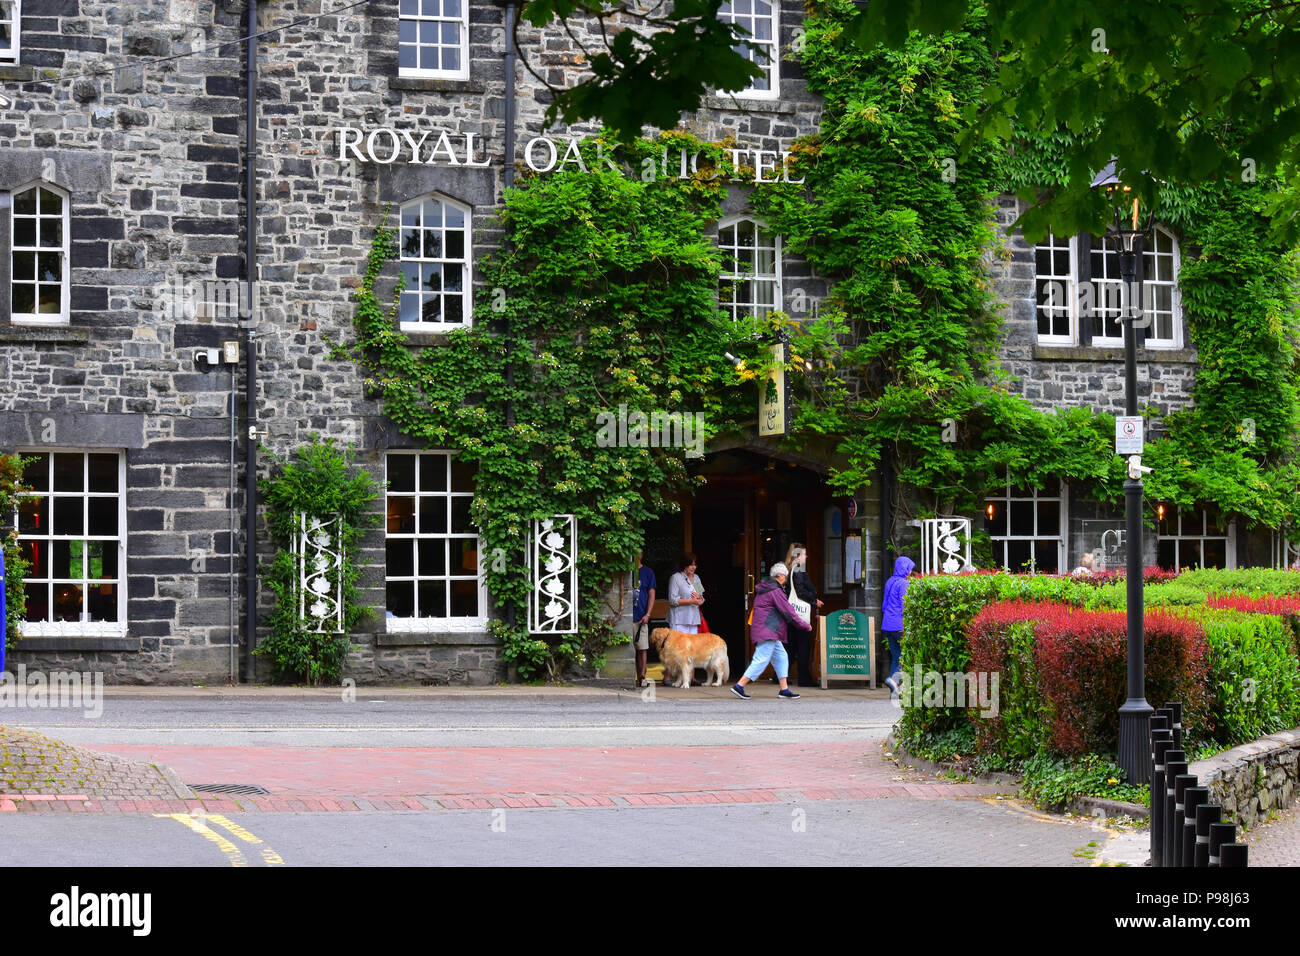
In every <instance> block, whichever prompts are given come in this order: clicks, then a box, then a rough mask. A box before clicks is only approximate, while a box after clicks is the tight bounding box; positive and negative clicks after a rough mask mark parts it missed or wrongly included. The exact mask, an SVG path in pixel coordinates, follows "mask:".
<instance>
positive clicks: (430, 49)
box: [397, 0, 469, 80]
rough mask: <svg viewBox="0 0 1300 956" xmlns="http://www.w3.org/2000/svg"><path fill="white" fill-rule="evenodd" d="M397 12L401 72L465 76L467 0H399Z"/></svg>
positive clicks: (467, 44)
mask: <svg viewBox="0 0 1300 956" xmlns="http://www.w3.org/2000/svg"><path fill="white" fill-rule="evenodd" d="M398 16H399V18H400V19H399V20H398V38H397V43H398V48H397V49H398V53H397V68H398V72H399V73H400V74H401V75H402V76H428V77H438V78H443V79H451V80H467V79H469V2H468V0H401V6H400V7H399V8H398Z"/></svg>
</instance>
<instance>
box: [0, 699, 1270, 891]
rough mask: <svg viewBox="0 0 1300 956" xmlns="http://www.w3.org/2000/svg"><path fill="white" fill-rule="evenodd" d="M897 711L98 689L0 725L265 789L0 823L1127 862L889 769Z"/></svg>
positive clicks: (113, 859)
mask: <svg viewBox="0 0 1300 956" xmlns="http://www.w3.org/2000/svg"><path fill="white" fill-rule="evenodd" d="M766 689H767V688H763V687H760V689H759V691H760V693H762V691H763V690H766ZM897 714H898V711H897V709H896V708H894V707H893V706H892V705H891V704H890V702H889V701H888V699H887V698H886V697H885V695H884V694H882V693H879V692H876V693H872V692H864V691H857V692H838V693H827V694H822V693H819V692H817V691H812V692H810V693H808V694H806V695H805V698H804V699H803V700H801V701H797V702H785V701H778V700H775V699H768V698H766V697H759V698H757V699H755V700H753V701H749V702H745V701H738V700H735V699H734V698H731V697H730V695H728V694H726V689H725V688H721V689H719V688H695V689H692V690H690V691H663V690H662V689H659V690H657V691H656V693H655V695H654V696H653V698H648V697H647V696H643V695H642V694H640V693H637V692H611V691H595V690H582V689H565V690H560V691H556V690H552V689H544V690H538V691H531V690H527V689H522V688H506V689H497V688H492V689H486V690H481V691H477V692H476V691H473V690H470V691H466V690H464V689H457V690H455V691H448V690H445V689H438V690H423V691H421V690H416V691H400V690H389V689H384V690H369V691H367V690H365V689H359V690H357V691H356V692H355V694H345V693H343V692H335V691H327V692H321V691H315V692H311V691H307V692H293V693H283V692H279V693H277V692H267V691H257V690H254V689H246V688H238V689H228V690H224V691H223V690H220V689H214V690H170V689H169V690H166V691H161V692H159V691H153V692H149V691H142V690H140V689H131V690H127V691H112V690H110V692H109V694H108V696H107V699H106V700H105V701H104V707H103V712H102V716H101V717H100V718H98V719H95V720H87V719H84V718H83V717H82V716H81V714H80V712H78V711H75V710H44V711H37V710H26V711H24V710H21V709H8V710H5V711H4V712H3V713H0V720H3V721H4V722H5V723H7V724H16V725H20V726H24V727H27V728H31V729H35V730H39V731H41V732H43V733H46V734H49V735H51V736H53V737H57V738H60V739H63V740H67V741H69V742H71V743H74V744H80V745H82V746H86V747H90V748H93V749H96V750H101V751H104V752H108V753H111V754H114V755H116V756H118V757H127V758H130V759H132V760H137V761H148V762H159V763H165V764H167V765H169V766H171V767H172V768H174V769H175V770H176V771H177V773H178V774H179V775H180V779H181V780H183V781H185V782H186V783H189V784H199V783H227V784H229V783H240V784H255V785H259V786H261V787H263V788H265V789H266V790H267V791H268V793H267V794H265V795H262V796H212V797H207V798H205V799H203V800H202V801H183V800H180V799H173V800H153V801H111V800H104V801H96V800H87V801H47V802H44V803H40V802H38V801H22V800H19V801H14V807H15V811H16V812H13V813H4V814H2V815H0V824H2V825H3V831H4V839H5V842H6V848H7V851H12V852H13V853H14V854H15V858H19V859H27V860H39V861H41V862H43V863H50V864H56V863H67V864H74V865H82V864H86V865H93V864H96V863H120V864H127V865H138V864H143V863H161V864H167V865H183V866H206V865H235V866H279V865H308V866H310V865H338V864H389V865H392V864H398V865H406V864H410V865H427V864H470V865H481V864H511V863H540V864H562V863H565V864H567V863H590V864H620V863H638V862H640V863H659V864H667V865H690V864H696V863H710V864H717V863H754V864H758V863H766V862H771V854H777V855H779V857H780V859H781V861H782V862H786V863H790V864H796V865H813V864H826V863H840V864H873V865H922V866H924V865H945V866H952V865H994V864H996V865H1017V866H1018V865H1025V866H1029V865H1047V866H1086V865H1094V864H1095V863H1096V862H1098V861H1099V860H1106V859H1111V860H1122V861H1124V862H1128V863H1135V862H1138V863H1140V860H1137V859H1135V858H1133V857H1134V854H1133V853H1127V855H1125V853H1124V852H1121V851H1122V849H1123V846H1124V839H1123V836H1122V834H1117V833H1114V832H1112V831H1107V830H1104V829H1103V828H1101V826H1100V825H1099V824H1097V823H1096V822H1094V821H1088V820H1065V819H1062V818H1059V817H1054V816H1050V815H1048V814H1042V813H1038V812H1036V811H1034V810H1032V809H1030V808H1027V807H1025V806H1023V805H1022V804H1020V803H1019V802H1017V801H1014V800H1011V799H1006V798H1005V797H999V796H997V795H996V794H997V792H998V791H999V789H1003V790H1005V789H1006V788H997V787H977V786H971V785H964V784H960V783H957V782H954V781H949V780H942V779H939V778H934V777H929V776H926V775H924V774H919V773H916V772H912V771H907V770H905V769H904V768H901V767H900V766H898V765H897V764H896V763H895V762H893V761H892V760H891V759H890V758H889V757H888V756H887V754H886V753H885V751H884V749H883V747H882V743H883V740H884V738H885V736H886V734H887V732H888V729H889V727H890V726H892V724H893V722H894V720H896V718H897ZM0 809H5V808H3V807H0ZM1128 842H1130V843H1131V842H1133V841H1132V839H1131V838H1130V839H1129V841H1128ZM1108 848H1110V850H1111V851H1112V852H1110V853H1109V854H1108V853H1107V849H1108ZM1252 852H1254V851H1252ZM1260 862H1263V860H1262V858H1261V860H1260Z"/></svg>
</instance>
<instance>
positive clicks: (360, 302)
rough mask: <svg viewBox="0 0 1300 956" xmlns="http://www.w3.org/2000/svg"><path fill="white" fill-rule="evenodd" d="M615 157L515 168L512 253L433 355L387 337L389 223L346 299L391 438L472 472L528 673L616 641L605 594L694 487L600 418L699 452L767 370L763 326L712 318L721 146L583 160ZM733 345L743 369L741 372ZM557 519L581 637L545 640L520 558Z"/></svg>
mask: <svg viewBox="0 0 1300 956" xmlns="http://www.w3.org/2000/svg"><path fill="white" fill-rule="evenodd" d="M609 148H612V147H611V145H610V144H601V145H600V146H597V145H595V144H585V145H584V146H583V150H584V165H585V166H586V171H583V170H579V169H577V168H573V167H570V168H566V169H565V170H563V171H557V172H555V173H552V174H550V175H547V176H536V177H529V178H526V179H524V180H523V181H522V182H521V183H520V185H519V186H518V187H517V188H514V189H511V190H508V191H507V193H506V198H505V207H504V211H503V213H502V216H501V225H502V227H503V229H504V230H505V235H506V236H507V238H508V243H507V244H506V245H504V246H503V247H502V248H501V249H500V250H499V251H498V252H495V253H493V254H492V255H491V256H488V257H486V258H484V259H482V260H480V261H479V262H478V264H477V268H478V270H479V273H480V276H481V279H482V285H481V288H480V292H479V295H478V298H477V303H476V308H475V311H474V324H473V326H472V327H471V328H463V329H456V330H454V331H451V332H449V333H448V334H447V335H446V336H445V339H443V340H442V341H439V342H437V343H436V344H433V345H429V346H426V347H423V348H415V347H413V346H412V344H411V343H410V341H409V340H408V338H407V336H406V335H404V334H403V333H402V332H401V331H400V328H399V322H398V320H397V315H396V311H397V309H398V300H399V297H400V294H401V288H402V286H401V283H400V282H399V284H398V286H397V289H396V291H395V292H394V294H393V297H392V299H391V300H388V299H387V298H384V297H381V296H380V295H379V294H378V293H377V292H376V288H375V287H376V282H377V281H378V280H379V279H380V277H381V276H383V275H385V268H386V267H387V266H388V263H389V261H390V260H391V259H393V258H395V257H396V238H397V237H396V231H395V229H394V228H393V227H391V226H387V225H385V226H381V228H379V229H378V230H377V232H376V235H375V239H374V242H373V245H372V248H371V251H370V255H369V258H368V261H367V268H366V273H365V275H364V277H363V279H362V282H361V285H360V289H359V290H358V292H357V294H356V303H357V307H356V313H355V326H356V330H357V339H356V341H355V343H353V344H351V345H350V346H349V347H348V348H347V349H345V350H344V352H345V353H346V354H348V355H351V356H352V357H353V358H355V359H356V360H357V361H359V362H360V363H361V364H362V365H363V366H364V367H365V368H366V370H367V379H366V383H367V385H368V387H370V388H371V389H372V390H374V392H376V393H378V394H379V395H380V396H382V399H383V404H384V409H385V412H386V413H387V414H388V415H389V417H390V418H392V419H393V421H394V422H395V423H396V424H397V425H398V426H399V427H400V428H401V429H402V431H403V432H404V433H405V434H407V435H410V436H412V437H413V438H415V439H417V440H419V441H421V442H423V443H424V444H426V445H427V446H428V447H431V448H454V449H456V452H457V455H458V456H459V457H461V458H462V459H464V460H465V461H468V462H470V463H472V464H473V465H474V466H475V468H476V477H475V489H476V491H475V496H474V500H473V505H472V515H473V519H474V522H475V524H476V526H477V528H478V531H479V539H480V547H481V565H482V570H483V573H484V576H485V579H486V583H487V587H488V590H489V592H490V593H491V596H492V599H493V601H494V603H495V604H496V606H497V609H498V612H499V613H498V614H497V615H496V616H495V619H494V620H493V621H492V624H491V629H492V631H493V633H495V634H496V635H497V636H498V637H499V638H500V639H501V641H502V646H503V649H504V654H505V657H506V659H507V660H508V661H510V662H512V663H514V664H516V665H517V666H518V668H519V672H520V674H521V676H523V677H525V678H536V677H545V678H548V679H551V680H557V679H559V678H560V677H562V675H563V674H564V673H565V671H566V669H567V668H569V667H570V666H572V665H583V664H587V665H597V666H598V665H599V664H601V663H602V661H603V657H604V654H605V652H606V651H607V649H608V648H609V647H610V646H612V645H613V644H615V643H621V642H625V641H626V638H625V637H622V636H619V635H616V634H615V633H614V631H613V629H612V625H613V623H614V620H615V619H616V617H617V612H618V611H619V609H618V608H617V607H611V606H609V605H608V604H607V603H606V602H605V596H606V594H607V593H608V592H609V591H610V589H611V587H612V586H613V585H615V583H616V582H618V581H619V580H620V579H621V578H622V577H623V576H624V575H625V574H626V573H627V570H628V566H629V562H630V559H631V556H632V555H633V554H634V553H635V552H636V549H637V547H638V545H639V544H640V535H641V531H642V529H643V528H644V527H645V525H646V524H647V523H648V522H650V521H651V520H653V519H654V518H656V517H658V516H660V515H663V514H667V513H670V512H672V511H674V510H676V509H677V508H678V507H679V505H678V502H677V499H678V496H679V495H681V494H686V493H689V491H690V489H691V488H692V487H693V485H694V480H693V479H692V478H691V477H690V475H689V473H688V470H687V460H686V454H687V451H688V450H689V449H687V448H685V447H643V446H637V445H634V444H633V443H632V442H627V443H626V444H625V445H624V446H621V447H620V446H619V445H618V444H617V443H616V442H611V441H610V440H609V437H610V436H609V433H608V430H605V432H604V433H603V434H602V428H601V426H600V422H601V420H602V419H601V417H600V416H610V415H613V416H618V415H620V414H623V413H624V412H620V410H625V414H626V415H628V416H631V415H633V414H635V413H637V412H640V413H643V414H645V415H647V416H649V415H651V414H653V413H654V412H662V413H666V414H672V413H682V414H685V415H694V414H696V413H698V414H699V415H700V416H701V421H702V425H703V430H702V433H701V434H699V435H698V443H699V447H702V443H703V441H704V440H706V439H708V438H709V437H711V436H713V435H715V434H717V433H718V432H720V431H725V430H726V429H728V428H734V427H737V425H738V424H739V423H740V422H742V421H744V420H745V418H746V416H748V417H749V418H750V419H751V420H752V418H753V415H754V412H753V409H754V407H755V401H756V394H755V393H754V391H753V387H752V386H749V387H747V388H741V387H738V386H739V385H740V384H741V383H742V382H743V381H744V378H745V377H752V376H754V375H756V374H758V373H759V372H761V370H762V367H763V365H762V362H761V360H760V359H759V357H758V356H759V351H760V347H759V341H758V338H759V336H760V335H761V334H762V333H763V332H764V331H765V330H766V329H767V325H766V323H758V322H743V321H742V322H736V323H733V322H731V321H730V320H729V319H724V318H723V316H722V313H721V312H720V310H719V308H718V272H719V259H718V253H717V250H716V248H715V247H714V245H713V243H712V242H711V241H709V240H708V239H706V238H705V225H706V224H707V222H708V221H710V220H714V219H717V218H718V217H719V215H720V206H719V203H720V199H721V196H722V194H723V188H724V187H723V185H722V181H723V179H724V178H725V176H726V175H728V174H729V173H730V167H728V166H726V156H727V154H726V153H725V151H724V150H723V149H722V148H721V147H719V146H716V145H710V144H706V143H702V142H700V141H698V140H697V139H695V138H694V137H691V136H688V135H685V134H681V133H669V134H664V135H663V136H661V137H660V138H658V139H657V140H654V141H646V140H643V141H640V142H637V143H635V144H632V145H631V146H623V147H620V149H619V153H618V164H614V163H610V162H605V161H604V160H603V159H602V156H605V157H607V156H608V155H609V153H608V152H603V153H597V152H596V150H598V149H600V150H607V149H609ZM683 149H685V150H688V151H689V152H690V153H692V154H693V153H696V152H698V153H699V154H700V157H699V160H698V161H697V163H696V167H697V171H696V174H695V175H693V176H691V177H690V178H686V179H678V178H676V177H674V176H669V175H666V172H667V159H666V157H668V156H670V155H671V156H678V155H680V152H679V151H680V150H683ZM665 151H667V152H665ZM615 165H617V168H613V167H614V166H615ZM389 271H390V272H391V268H390V270H389ZM507 327H508V328H509V334H506V328H507ZM727 351H731V352H733V353H734V354H738V355H743V356H747V357H749V358H750V359H751V360H752V361H751V362H750V363H749V364H748V365H747V366H746V369H747V371H746V372H744V373H738V372H737V371H736V370H735V369H734V368H733V367H732V365H731V363H729V362H728V361H727V360H726V359H725V357H724V354H725V353H726V352H727ZM510 366H512V367H513V383H511V380H510V379H509V377H508V373H507V368H508V367H510ZM511 414H513V421H511ZM694 420H695V419H692V421H694ZM555 514H573V515H575V516H576V519H577V525H578V536H579V553H578V555H577V569H578V583H579V594H578V596H577V597H578V605H579V608H578V611H579V613H578V622H579V626H578V633H576V634H570V635H556V636H552V637H542V636H539V635H536V634H530V633H529V630H528V627H527V623H526V620H527V615H526V609H527V601H528V599H529V588H530V583H529V575H528V571H527V568H526V567H525V563H524V553H525V546H526V541H527V536H528V534H529V531H530V528H531V526H532V523H533V522H534V521H535V520H544V519H545V518H547V517H549V516H551V515H555ZM507 607H513V608H514V609H515V610H516V612H517V614H516V616H515V619H514V623H513V624H512V623H509V621H508V619H507V615H506V613H505V612H504V609H505V608H507Z"/></svg>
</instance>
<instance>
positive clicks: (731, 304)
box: [718, 217, 781, 319]
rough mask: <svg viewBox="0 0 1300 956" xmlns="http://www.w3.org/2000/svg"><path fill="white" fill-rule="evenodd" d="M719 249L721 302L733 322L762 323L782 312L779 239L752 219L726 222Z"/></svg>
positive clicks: (736, 219)
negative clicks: (742, 319) (750, 320)
mask: <svg viewBox="0 0 1300 956" xmlns="http://www.w3.org/2000/svg"><path fill="white" fill-rule="evenodd" d="M718 248H719V249H720V250H721V251H722V272H721V274H720V275H719V277H718V301H719V303H720V304H721V305H722V308H723V310H724V311H726V312H729V313H731V317H732V318H733V319H738V318H740V317H742V316H754V317H756V318H760V319H761V318H766V317H767V314H768V313H769V312H773V311H775V310H778V309H780V308H781V237H780V236H778V235H777V234H776V233H774V232H771V231H770V230H768V229H764V228H763V227H762V226H761V225H759V224H758V223H756V222H755V221H754V220H753V219H748V218H745V217H739V218H735V219H726V220H723V222H722V223H721V225H720V226H719V227H718Z"/></svg>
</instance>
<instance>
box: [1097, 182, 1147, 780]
mask: <svg viewBox="0 0 1300 956" xmlns="http://www.w3.org/2000/svg"><path fill="white" fill-rule="evenodd" d="M1092 186H1093V188H1094V189H1098V188H1104V189H1105V190H1106V195H1107V196H1108V197H1109V199H1110V201H1111V205H1112V206H1113V208H1114V210H1115V219H1114V222H1112V223H1111V224H1110V225H1109V226H1108V227H1107V230H1106V233H1107V236H1108V237H1109V238H1110V239H1112V240H1113V241H1114V243H1115V248H1116V251H1117V252H1118V253H1119V256H1120V275H1121V276H1122V278H1123V282H1124V292H1125V295H1126V302H1125V305H1126V308H1124V309H1123V310H1122V312H1121V316H1120V321H1121V322H1122V323H1123V325H1124V414H1125V415H1126V416H1130V417H1136V416H1137V413H1138V411H1137V326H1138V324H1139V323H1140V322H1141V323H1142V324H1145V323H1144V322H1142V320H1143V309H1142V305H1141V297H1140V295H1139V294H1138V290H1137V289H1136V288H1135V283H1136V277H1137V262H1138V256H1140V255H1141V254H1142V241H1143V239H1144V238H1145V237H1146V235H1147V233H1148V232H1149V231H1150V229H1151V223H1152V214H1151V213H1150V212H1148V213H1147V217H1146V221H1145V222H1144V223H1143V222H1140V221H1139V208H1138V197H1137V195H1136V194H1135V193H1133V191H1132V189H1131V187H1129V186H1125V185H1124V184H1123V182H1121V180H1120V178H1119V176H1118V171H1117V169H1116V163H1115V161H1114V160H1111V162H1110V165H1108V166H1107V167H1106V168H1105V169H1104V170H1102V171H1101V173H1100V174H1098V176H1097V178H1096V179H1095V180H1093V183H1092ZM1094 301H1096V297H1095V296H1094ZM1150 470H1151V469H1150V468H1145V467H1143V465H1142V456H1141V455H1130V456H1129V459H1128V481H1126V482H1124V521H1125V528H1126V531H1125V537H1126V538H1127V539H1128V553H1127V566H1126V571H1125V576H1126V578H1127V582H1126V583H1127V590H1128V593H1127V599H1128V699H1127V700H1125V701H1124V705H1123V706H1122V707H1120V709H1119V765H1120V767H1121V768H1123V770H1124V773H1125V775H1126V776H1127V777H1128V782H1129V783H1131V784H1144V783H1147V782H1148V781H1150V779H1151V753H1150V748H1149V747H1148V746H1147V737H1148V736H1149V734H1150V718H1151V714H1152V713H1153V708H1152V707H1151V705H1150V704H1148V703H1147V700H1146V687H1145V684H1146V648H1145V646H1144V637H1145V634H1144V628H1143V612H1144V598H1143V586H1142V584H1143V582H1142V473H1143V472H1147V471H1150Z"/></svg>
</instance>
